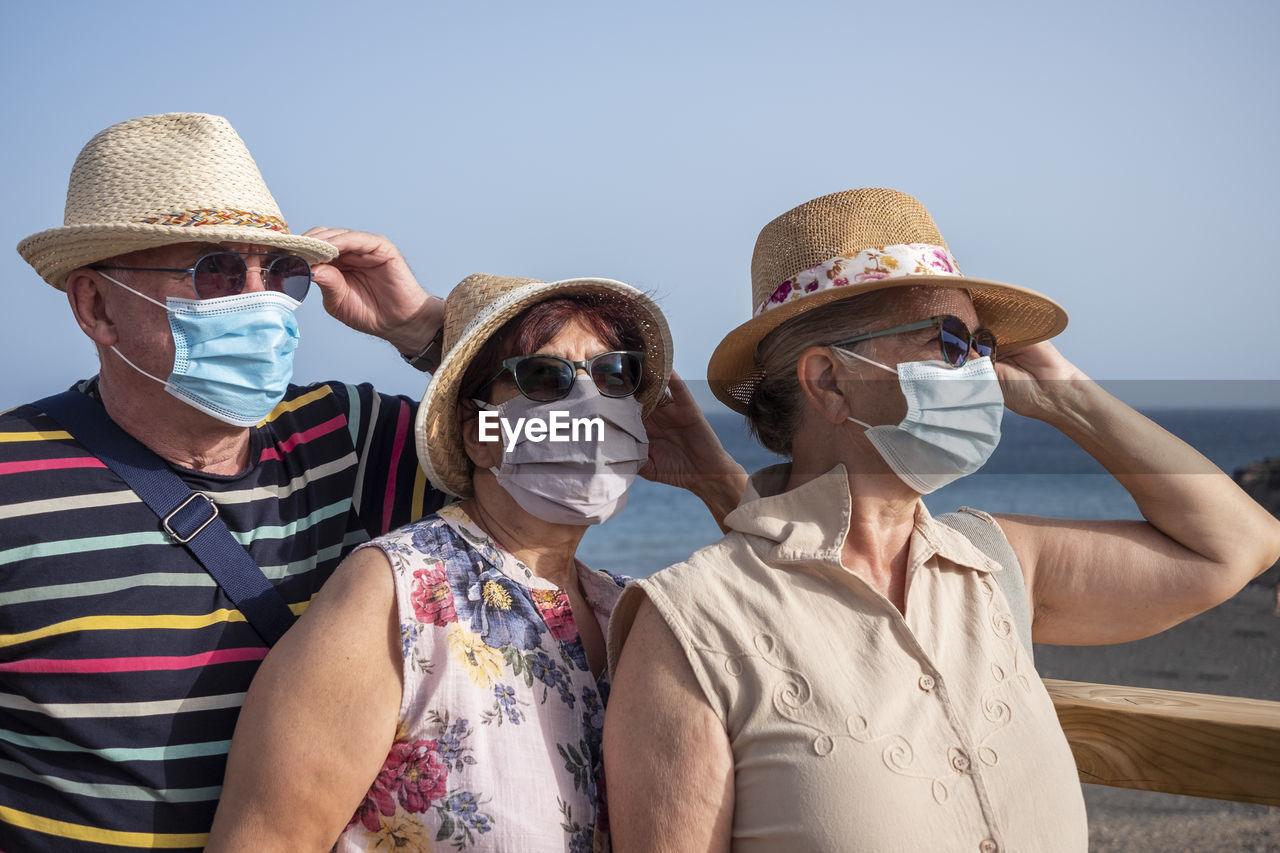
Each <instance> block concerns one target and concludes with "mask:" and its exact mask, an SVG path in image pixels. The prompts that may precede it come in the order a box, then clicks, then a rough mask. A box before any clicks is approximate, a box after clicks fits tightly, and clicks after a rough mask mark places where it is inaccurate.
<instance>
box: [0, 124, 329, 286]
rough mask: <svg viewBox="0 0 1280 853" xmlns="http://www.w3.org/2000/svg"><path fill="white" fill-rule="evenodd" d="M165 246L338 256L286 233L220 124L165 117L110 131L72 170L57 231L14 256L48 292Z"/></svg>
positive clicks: (30, 241)
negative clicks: (119, 259) (83, 271)
mask: <svg viewBox="0 0 1280 853" xmlns="http://www.w3.org/2000/svg"><path fill="white" fill-rule="evenodd" d="M173 243H252V244H256V245H261V246H268V247H271V248H274V249H281V250H283V251H285V252H289V253H292V254H296V255H298V256H300V257H302V258H304V259H305V260H306V261H307V262H308V263H313V264H314V263H322V262H325V261H330V260H332V259H333V258H334V257H335V256H336V255H337V254H338V252H337V250H336V249H334V247H333V246H331V245H329V244H328V243H326V242H324V241H323V240H316V239H314V238H311V237H304V236H301V235H298V234H291V233H289V226H288V224H287V223H286V222H285V221H284V218H283V217H282V216H281V215H280V208H279V206H278V205H277V204H276V201H275V199H274V198H273V197H272V196H271V192H270V191H269V190H268V189H267V185H266V182H265V181H263V179H262V174H261V173H260V172H259V171H258V166H257V164H256V163H254V161H253V158H252V157H251V156H249V150H248V149H247V148H246V147H245V144H244V141H243V140H241V139H240V137H239V135H237V134H236V132H235V130H234V129H233V128H232V127H231V125H230V123H229V122H228V121H227V120H226V119H224V118H222V117H221V116H213V115H202V114H199V113H166V114H164V115H153V116H144V117H142V118H136V119H132V120H130V121H125V122H121V123H120V124H115V125H112V126H111V127H108V128H107V129H106V130H104V131H102V132H101V133H99V134H98V135H97V136H95V137H93V139H91V140H89V143H88V144H87V145H85V147H84V149H83V150H81V152H80V156H78V157H77V158H76V162H75V165H74V166H73V167H72V168H71V179H70V181H69V183H68V185H67V205H66V211H65V215H64V217H63V224H62V226H61V227H58V228H50V229H48V230H45V231H41V232H39V233H37V234H32V235H31V236H30V237H27V238H26V239H25V240H23V241H22V242H21V243H19V244H18V252H19V254H21V255H22V257H23V259H25V260H26V262H27V263H29V264H31V266H32V267H34V268H35V270H36V272H37V273H39V275H40V277H41V278H43V279H44V280H45V281H47V282H48V283H49V284H51V285H53V286H54V287H56V288H58V289H59V290H65V289H66V286H67V275H68V274H69V273H70V272H71V271H72V270H76V269H79V268H80V267H84V266H88V265H90V264H93V263H96V262H98V261H101V260H105V259H106V258H113V257H116V256H117V255H124V254H128V253H130V252H136V251H139V250H141V249H151V248H155V247H157V246H166V245H170V244H173Z"/></svg>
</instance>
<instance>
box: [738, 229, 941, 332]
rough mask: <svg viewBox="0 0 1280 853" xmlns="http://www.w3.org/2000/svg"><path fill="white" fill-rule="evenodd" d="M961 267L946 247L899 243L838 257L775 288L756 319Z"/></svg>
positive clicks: (757, 313) (810, 268) (758, 309)
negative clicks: (829, 296)
mask: <svg viewBox="0 0 1280 853" xmlns="http://www.w3.org/2000/svg"><path fill="white" fill-rule="evenodd" d="M960 274H961V273H960V267H959V266H958V265H957V264H956V259H955V258H953V257H952V256H951V252H949V251H947V249H946V248H945V247H944V246H933V245H930V244H928V243H898V244H896V245H893V246H878V247H874V248H870V249H863V250H862V251H860V252H858V253H857V254H854V255H837V256H836V257H834V258H831V259H830V260H826V261H823V262H822V263H820V264H814V265H813V266H811V267H809V268H808V269H805V270H802V271H800V272H799V273H798V274H796V275H795V276H793V277H792V278H789V279H787V280H786V281H784V282H783V283H782V284H780V285H778V286H777V287H775V288H774V290H773V293H770V294H769V298H768V299H766V300H765V301H764V302H761V303H760V305H759V307H757V308H756V310H755V315H754V316H757V317H758V316H760V315H761V314H763V313H765V312H766V311H771V310H773V309H774V308H777V307H778V306H779V305H785V304H787V303H788V302H794V301H795V300H797V299H803V298H804V297H806V296H809V295H811V294H814V293H817V292H819V291H822V290H831V289H832V288H836V287H844V286H845V285H848V284H859V283H861V282H864V281H876V280H878V279H884V278H900V277H903V276H909V275H955V276H958V275H960Z"/></svg>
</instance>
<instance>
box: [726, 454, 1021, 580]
mask: <svg viewBox="0 0 1280 853" xmlns="http://www.w3.org/2000/svg"><path fill="white" fill-rule="evenodd" d="M790 476H791V464H790V463H782V464H779V465H771V466H769V467H768V468H762V469H761V470H759V471H757V472H756V473H755V474H753V475H752V476H751V478H750V479H749V480H748V482H747V489H746V492H745V493H744V494H743V497H742V502H741V503H739V504H738V507H737V508H736V509H735V510H733V512H731V513H729V514H728V515H727V516H725V524H726V525H727V526H728V527H729V528H730V529H731V530H735V531H737V532H740V533H743V534H746V535H747V536H752V537H758V538H760V539H763V540H765V542H766V543H771V544H768V545H767V546H766V549H765V550H766V551H767V559H768V560H769V561H770V562H775V563H799V562H806V563H813V562H818V563H820V564H822V565H823V566H825V567H826V568H828V569H833V570H838V571H840V572H847V571H848V570H847V569H845V568H844V566H843V565H842V564H841V562H840V553H841V550H842V548H843V546H844V540H845V537H846V536H848V535H849V520H850V517H851V516H852V512H853V509H852V501H851V499H850V497H849V479H848V475H847V473H846V470H845V467H844V465H836V466H835V467H834V468H832V469H831V470H830V471H828V472H827V473H825V474H823V475H822V476H820V477H815V478H814V479H812V480H810V481H809V482H807V483H805V484H804V485H802V486H799V487H798V488H795V489H791V490H790V491H784V489H785V487H786V484H787V480H788V479H789V478H790ZM909 554H910V557H909V561H910V564H909V566H908V571H912V570H914V569H916V568H919V567H920V566H921V565H923V564H924V563H925V562H926V561H927V560H929V559H930V558H932V557H934V556H935V555H936V556H938V557H941V558H943V559H944V560H947V561H948V562H950V563H953V564H955V565H956V566H959V567H961V568H965V569H972V570H974V571H978V572H986V573H990V572H998V571H1000V570H1001V566H1000V564H999V563H998V562H996V561H995V560H993V559H991V558H990V557H988V556H987V555H986V554H984V553H983V552H982V551H981V550H979V549H978V547H977V546H976V545H974V544H973V543H972V542H970V541H969V540H968V538H967V537H965V536H964V534H962V533H960V532H959V531H958V530H955V529H954V528H952V527H950V526H948V525H946V524H943V523H942V522H940V521H937V520H936V519H934V518H933V516H932V515H930V513H929V509H928V507H926V506H925V505H924V501H922V500H921V501H917V502H916V510H915V526H914V527H913V529H912V532H911V546H910V552H909Z"/></svg>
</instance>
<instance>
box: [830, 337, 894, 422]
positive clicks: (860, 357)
mask: <svg viewBox="0 0 1280 853" xmlns="http://www.w3.org/2000/svg"><path fill="white" fill-rule="evenodd" d="M831 348H832V349H834V350H839V351H840V352H842V353H844V354H845V355H851V356H853V357H854V358H856V359H858V360H859V361H865V362H866V363H867V364H871V365H875V366H876V367H878V368H880V369H881V370H887V371H889V372H890V373H892V374H893V375H894V376H897V375H898V371H896V370H894V369H893V368H892V367H889V366H888V365H885V364H881V363H880V362H878V361H876V360H875V359H871V358H867V357H866V356H865V355H859V354H858V353H856V352H854V351H853V350H849V349H845V348H844V347H837V346H833V347H831ZM845 420H848V421H853V422H854V423H855V424H857V425H858V426H860V427H862V428H863V429H871V424H869V423H867V422H866V421H860V420H858V419H857V418H854V417H849V418H845Z"/></svg>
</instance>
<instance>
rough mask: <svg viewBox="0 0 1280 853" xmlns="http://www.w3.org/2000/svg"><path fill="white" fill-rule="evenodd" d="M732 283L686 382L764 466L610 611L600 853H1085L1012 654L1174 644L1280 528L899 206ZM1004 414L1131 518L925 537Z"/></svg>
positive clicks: (765, 255)
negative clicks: (967, 272)
mask: <svg viewBox="0 0 1280 853" xmlns="http://www.w3.org/2000/svg"><path fill="white" fill-rule="evenodd" d="M752 274H753V285H754V287H753V294H754V297H755V300H754V302H755V304H756V305H757V306H758V307H757V310H756V313H755V316H754V318H753V319H752V320H750V321H749V322H747V323H745V324H743V325H742V326H739V327H738V328H737V329H735V330H734V331H733V332H731V333H730V334H729V335H728V336H727V337H726V338H725V339H724V340H723V341H722V342H721V343H720V345H719V347H718V348H717V349H716V351H715V354H714V355H713V356H712V359H711V364H710V366H709V368H708V374H709V378H710V380H711V384H712V388H713V390H714V391H715V393H716V395H717V397H719V398H720V399H721V400H722V401H724V402H725V403H726V404H728V405H729V406H730V407H732V408H734V409H736V410H737V411H739V412H743V413H745V414H746V415H747V418H748V420H749V421H750V424H751V428H752V430H753V431H754V432H755V433H756V435H757V436H758V437H759V438H760V440H761V441H762V442H763V443H764V444H765V446H766V447H768V448H770V449H772V450H774V451H776V452H778V453H781V454H784V455H787V456H789V457H790V461H789V462H788V463H786V464H783V465H779V466H774V467H772V468H766V469H764V470H763V471H761V472H758V473H757V474H756V475H755V476H754V477H752V479H751V483H750V486H749V487H748V490H747V494H746V496H745V497H744V499H743V501H742V503H741V504H740V505H739V506H738V508H737V509H736V510H735V511H734V512H732V513H730V514H729V516H727V517H726V519H725V524H726V526H728V527H729V528H730V533H729V534H728V535H727V536H726V537H725V538H724V539H722V540H721V541H720V542H718V543H716V544H714V545H712V546H710V547H708V548H705V549H703V550H701V551H698V552H697V553H695V554H694V555H693V556H691V557H690V558H689V559H688V560H687V561H686V562H684V563H681V564H678V565H676V566H673V567H671V568H668V569H666V570H665V571H663V572H660V573H658V574H657V575H655V576H654V577H652V578H649V579H647V580H642V581H639V582H637V583H636V584H634V585H633V586H632V587H630V588H629V589H628V590H627V591H626V592H624V593H623V595H622V597H621V599H620V600H619V603H618V606H617V608H616V609H615V611H614V616H613V620H612V623H611V627H610V636H609V660H610V665H611V667H613V672H614V689H613V695H612V700H611V703H610V705H609V710H608V715H607V721H606V725H605V744H604V747H605V765H606V774H607V778H608V783H609V808H610V818H611V825H612V828H613V842H614V849H615V850H616V851H619V853H629V851H646V853H649V852H650V851H663V850H681V851H687V850H727V849H734V850H836V849H865V850H888V849H893V850H929V851H944V850H956V851H966V853H972V851H975V850H977V851H986V853H992V851H997V850H1001V849H1004V850H1035V851H1058V850H1075V851H1083V850H1085V849H1086V848H1087V844H1088V834H1087V831H1086V825H1085V812H1084V803H1083V798H1082V796H1081V792H1080V786H1079V783H1078V781H1077V776H1076V769H1075V764H1074V762H1073V760H1072V756H1071V752H1070V750H1069V749H1068V746H1067V742H1066V739H1065V738H1064V736H1063V734H1062V731H1061V728H1060V727H1059V725H1058V722H1057V718H1056V715H1055V713H1054V709H1053V704H1052V702H1051V701H1050V699H1049V696H1048V694H1047V693H1046V691H1045V689H1044V687H1043V685H1042V684H1041V682H1040V679H1039V677H1038V675H1037V673H1036V671H1035V668H1034V665H1033V662H1032V659H1031V650H1030V639H1031V637H1032V636H1033V637H1034V639H1035V640H1036V641H1037V642H1042V643H1058V644H1069V645H1090V644H1102V643H1119V642H1124V641H1128V640H1135V639H1138V638H1140V637H1145V636H1148V635H1150V634H1154V633H1156V632H1159V631H1162V630H1164V629H1166V628H1168V627H1170V626H1172V625H1175V624H1177V623H1178V622H1181V621H1182V620H1184V619H1186V618H1188V617H1190V616H1192V615H1194V614H1196V613H1199V612H1201V611H1203V610H1206V609H1208V608H1210V607H1213V606H1214V605H1216V604H1218V603H1220V602H1221V601H1223V600H1225V599H1226V598H1228V597H1229V596H1231V595H1232V594H1234V593H1235V592H1236V591H1238V590H1239V589H1240V588H1241V587H1242V586H1243V585H1244V584H1245V583H1246V582H1247V581H1248V580H1249V579H1251V578H1252V577H1254V576H1256V575H1257V574H1259V573H1261V572H1262V571H1263V570H1265V569H1266V568H1267V567H1268V566H1270V565H1271V564H1272V563H1273V562H1274V561H1275V560H1276V559H1277V557H1280V522H1277V521H1276V520H1275V519H1274V518H1272V517H1271V516H1270V515H1268V514H1267V513H1266V512H1265V511H1264V510H1263V509H1262V508H1261V507H1260V506H1258V505H1257V504H1256V503H1254V502H1253V501H1252V500H1251V499H1249V498H1248V497H1247V496H1246V495H1245V494H1244V493H1243V492H1242V491H1241V490H1240V489H1239V488H1237V487H1236V486H1235V484H1234V483H1232V482H1231V480H1230V479H1229V478H1228V477H1226V476H1225V475H1224V474H1223V473H1222V472H1221V471H1219V470H1218V469H1217V468H1215V467H1214V466H1213V465H1212V464H1211V463H1210V462H1208V460H1206V459H1204V457H1202V456H1200V455H1199V454H1198V453H1197V452H1196V451H1195V450H1193V449H1192V448H1191V447H1189V446H1187V445H1186V444H1184V443H1182V442H1181V441H1180V440H1179V439H1177V438H1176V437H1174V436H1172V435H1170V434H1169V433H1167V432H1165V431H1164V430H1163V429H1161V428H1160V427H1159V426H1157V425H1156V424H1154V423H1152V422H1151V421H1149V420H1147V419H1146V418H1144V417H1143V416H1141V415H1140V414H1138V413H1137V412H1135V411H1134V410H1132V409H1131V408H1129V407H1128V406H1126V405H1125V404H1123V403H1121V402H1120V401H1119V400H1116V399H1115V398H1114V397H1111V396H1110V395H1108V394H1107V393H1106V392H1105V391H1103V390H1102V389H1101V388H1099V387H1098V386H1097V385H1096V384H1094V383H1093V382H1092V381H1090V380H1089V379H1088V377H1086V376H1085V375H1084V374H1083V373H1082V372H1081V371H1080V370H1079V369H1077V368H1076V367H1075V366H1073V365H1072V364H1071V363H1070V362H1068V361H1067V360H1066V359H1065V358H1063V357H1062V356H1061V355H1060V354H1059V353H1058V351H1057V350H1056V349H1055V348H1054V347H1053V346H1052V345H1051V344H1049V343H1048V342H1047V340H1048V339H1049V338H1050V337H1052V336H1053V335H1056V334H1057V333H1058V332H1060V331H1061V330H1062V329H1063V327H1064V326H1065V325H1066V316H1065V313H1064V312H1063V311H1062V309H1061V308H1060V307H1058V306H1057V305H1056V304H1055V303H1054V302H1053V301H1051V300H1049V299H1048V298H1046V297H1044V296H1042V295H1040V294H1037V293H1034V292H1032V291H1029V290H1026V289H1023V288H1018V287H1013V286H1010V285H1004V284H999V283H996V282H990V281H983V280H980V279H974V278H968V277H965V276H963V275H961V274H960V271H959V269H958V268H957V267H956V264H955V260H954V258H952V256H951V254H950V252H949V251H948V249H947V247H946V244H945V243H944V242H943V241H942V237H941V235H940V234H939V233H938V231H937V229H936V227H935V226H934V224H933V221H932V219H931V218H930V217H929V214H928V212H927V211H926V210H925V209H924V207H923V206H922V205H920V203H919V202H917V201H916V200H915V199H913V198H911V197H910V196H907V195H904V194H902V193H898V192H894V191H891V190H856V191H850V192H843V193H836V194H834V195H829V196H824V197H822V198H818V199H815V200H813V201H810V202H807V203H805V204H803V205H800V206H799V207H797V208H795V209H793V210H791V211H789V212H788V213H786V214H784V215H783V216H781V217H779V218H778V219H776V220H774V221H773V222H771V223H770V224H769V225H767V226H766V227H765V228H764V230H763V231H762V232H761V235H760V238H759V240H758V241H757V244H756V251H755V257H754V259H753V262H752ZM1006 407H1007V408H1009V409H1010V410H1012V411H1014V412H1017V413H1018V414H1021V415H1025V416H1028V417H1033V418H1037V419H1039V420H1042V421H1045V422H1047V423H1049V424H1052V425H1053V426H1055V427H1056V428H1058V429H1059V430H1060V431H1062V432H1063V433H1064V434H1066V435H1067V436H1068V437H1070V438H1071V439H1072V440H1073V441H1075V442H1076V443H1077V444H1079V445H1080V446H1081V447H1082V448H1084V449H1085V450H1086V451H1088V452H1089V453H1090V454H1091V455H1092V456H1093V457H1094V458H1095V459H1097V460H1098V461H1099V462H1100V463H1101V464H1102V465H1103V466H1104V467H1105V468H1106V469H1107V470H1108V471H1109V472H1111V473H1112V474H1113V475H1114V476H1115V477H1116V478H1117V479H1118V480H1119V481H1120V483H1121V484H1122V485H1123V486H1124V487H1125V488H1126V489H1127V490H1128V491H1129V493H1130V494H1131V495H1132V497H1133V499H1134V501H1135V502H1136V503H1137V505H1138V507H1139V509H1140V510H1141V511H1142V513H1143V516H1144V517H1145V520H1144V521H1075V520H1064V519H1049V518H1033V517H1028V516H1013V515H1000V516H998V517H993V516H991V515H988V514H986V513H983V512H981V511H978V510H968V509H966V510H963V511H961V512H958V513H951V514H948V515H944V516H938V517H936V518H935V517H932V516H931V515H930V514H929V511H928V510H927V509H926V507H925V505H924V503H923V501H921V499H920V497H921V495H923V494H926V493H928V492H931V491H933V490H934V489H937V488H939V487H941V486H943V485H945V484H946V483H948V482H951V481H953V480H955V479H956V478H958V477H961V476H964V475H965V474H968V473H972V472H973V471H974V470H976V469H977V468H979V467H980V466H981V465H982V464H983V462H985V461H986V459H987V457H988V456H989V455H990V454H991V452H992V450H993V449H994V448H995V446H996V443H997V442H998V440H999V427H1000V420H1001V415H1002V413H1003V411H1004V409H1005V408H1006Z"/></svg>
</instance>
